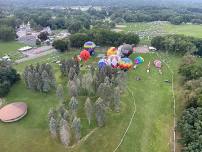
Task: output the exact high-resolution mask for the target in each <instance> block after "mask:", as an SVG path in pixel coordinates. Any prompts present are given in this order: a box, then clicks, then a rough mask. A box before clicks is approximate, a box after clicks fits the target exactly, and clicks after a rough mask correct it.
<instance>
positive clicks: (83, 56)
mask: <svg viewBox="0 0 202 152" xmlns="http://www.w3.org/2000/svg"><path fill="white" fill-rule="evenodd" d="M80 58H81V59H82V60H83V61H84V62H86V61H88V60H89V58H90V53H89V52H88V51H87V50H83V51H81V53H80Z"/></svg>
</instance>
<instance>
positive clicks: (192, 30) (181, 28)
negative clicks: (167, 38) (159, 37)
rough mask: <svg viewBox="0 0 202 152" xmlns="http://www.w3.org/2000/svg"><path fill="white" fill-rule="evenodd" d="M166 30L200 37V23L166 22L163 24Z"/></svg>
mask: <svg viewBox="0 0 202 152" xmlns="http://www.w3.org/2000/svg"><path fill="white" fill-rule="evenodd" d="M164 29H165V31H166V32H168V33H170V34H172V33H175V34H184V35H187V36H193V37H197V38H202V25H192V24H182V25H172V24H167V25H165V26H164Z"/></svg>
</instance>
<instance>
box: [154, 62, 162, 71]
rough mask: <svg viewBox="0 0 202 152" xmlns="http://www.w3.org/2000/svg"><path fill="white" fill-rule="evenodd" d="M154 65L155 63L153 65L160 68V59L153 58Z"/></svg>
mask: <svg viewBox="0 0 202 152" xmlns="http://www.w3.org/2000/svg"><path fill="white" fill-rule="evenodd" d="M154 65H155V67H156V68H159V69H160V68H161V66H162V64H161V61H160V60H155V61H154Z"/></svg>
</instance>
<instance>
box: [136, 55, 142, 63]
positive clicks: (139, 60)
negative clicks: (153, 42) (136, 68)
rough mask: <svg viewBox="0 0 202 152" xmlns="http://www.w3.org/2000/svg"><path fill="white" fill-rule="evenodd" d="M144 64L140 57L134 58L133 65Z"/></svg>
mask: <svg viewBox="0 0 202 152" xmlns="http://www.w3.org/2000/svg"><path fill="white" fill-rule="evenodd" d="M143 62H144V58H143V57H141V56H138V57H137V58H135V64H142V63H143Z"/></svg>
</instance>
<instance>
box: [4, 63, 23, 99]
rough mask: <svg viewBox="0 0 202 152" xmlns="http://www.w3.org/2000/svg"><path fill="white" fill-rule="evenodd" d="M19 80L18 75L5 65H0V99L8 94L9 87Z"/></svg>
mask: <svg viewBox="0 0 202 152" xmlns="http://www.w3.org/2000/svg"><path fill="white" fill-rule="evenodd" d="M18 80H20V75H19V74H17V71H16V70H15V69H13V68H12V67H11V66H10V65H8V64H7V63H2V62H1V65H0V97H4V96H6V95H7V94H8V92H9V90H10V88H11V86H12V85H13V84H15V83H16V82H17V81H18Z"/></svg>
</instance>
